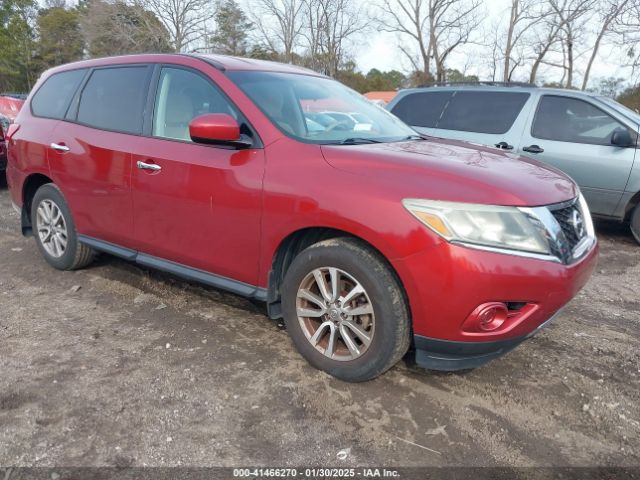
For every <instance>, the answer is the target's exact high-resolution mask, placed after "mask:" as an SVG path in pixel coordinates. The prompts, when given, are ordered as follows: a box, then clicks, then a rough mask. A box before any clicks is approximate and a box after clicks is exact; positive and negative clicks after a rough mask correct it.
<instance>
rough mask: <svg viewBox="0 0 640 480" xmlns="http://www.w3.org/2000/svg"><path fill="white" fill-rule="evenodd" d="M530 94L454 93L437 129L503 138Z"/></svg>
mask: <svg viewBox="0 0 640 480" xmlns="http://www.w3.org/2000/svg"><path fill="white" fill-rule="evenodd" d="M528 99H529V94H528V93H524V92H488V91H477V92H471V91H457V92H455V94H454V95H453V96H452V97H451V99H450V101H449V104H448V105H447V108H446V109H445V111H444V113H443V115H442V118H441V119H440V121H439V122H438V124H437V127H436V128H441V129H444V130H458V131H463V132H475V133H491V134H502V133H506V132H508V131H509V130H510V129H511V126H512V125H513V123H514V122H515V121H516V118H518V115H519V114H520V112H521V111H522V108H523V107H524V104H525V103H527V100H528Z"/></svg>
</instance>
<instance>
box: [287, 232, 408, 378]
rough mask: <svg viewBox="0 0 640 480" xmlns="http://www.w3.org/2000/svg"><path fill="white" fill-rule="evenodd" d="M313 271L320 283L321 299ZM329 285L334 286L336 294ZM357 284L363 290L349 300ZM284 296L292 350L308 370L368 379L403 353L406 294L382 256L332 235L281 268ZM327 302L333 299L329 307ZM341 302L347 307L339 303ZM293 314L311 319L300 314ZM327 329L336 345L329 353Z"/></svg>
mask: <svg viewBox="0 0 640 480" xmlns="http://www.w3.org/2000/svg"><path fill="white" fill-rule="evenodd" d="M314 272H315V273H316V274H318V275H320V277H321V279H324V283H325V292H326V293H327V296H325V295H323V294H322V290H321V289H320V284H319V283H318V282H319V281H318V278H317V277H316V276H315V275H314ZM334 278H337V279H338V281H333V282H332V280H333V279H334ZM321 281H322V280H321ZM333 283H335V284H338V285H339V288H337V293H334V291H333V289H332V287H331V285H332V284H333ZM357 285H360V287H361V288H362V289H364V292H362V293H357V294H355V295H354V296H353V298H349V297H350V295H349V292H351V291H352V290H353V291H357V290H358V289H355V290H354V287H355V286H357ZM282 292H283V293H282V305H283V313H284V321H285V325H286V328H287V331H288V332H289V335H290V337H291V339H292V341H293V343H294V345H295V346H296V348H297V349H298V351H299V352H300V354H301V355H302V356H303V357H304V358H305V359H306V360H307V361H308V362H309V363H310V364H311V365H312V366H314V367H316V368H318V369H319V370H323V371H325V372H327V373H329V374H330V375H333V376H334V377H336V378H339V379H341V380H345V381H348V382H363V381H366V380H371V379H373V378H375V377H377V376H378V375H380V374H382V373H384V372H385V371H387V370H388V369H389V368H391V367H392V366H393V365H395V364H396V363H397V362H398V361H399V360H400V359H401V358H402V357H403V356H404V354H405V353H406V352H407V350H408V348H409V344H410V340H411V337H410V331H411V325H410V319H409V309H408V307H407V303H406V300H405V295H404V291H403V289H402V287H401V285H400V283H399V281H398V279H397V278H396V276H395V274H394V273H393V271H392V270H391V267H390V266H388V264H387V263H386V262H385V260H384V258H382V257H381V256H380V255H379V254H378V253H377V252H375V251H373V250H372V249H370V248H368V247H367V246H366V245H365V244H364V243H363V242H361V241H358V240H356V239H352V238H348V237H346V238H336V239H330V240H325V241H322V242H319V243H316V244H314V245H312V246H310V247H308V248H307V249H305V250H303V251H302V252H301V253H300V254H298V255H297V256H296V257H295V258H294V260H293V262H292V263H291V266H290V267H289V269H288V270H287V272H286V275H285V278H284V282H283V288H282ZM309 293H311V294H312V295H311V296H309ZM328 297H330V299H331V300H335V298H338V301H334V302H333V303H332V302H331V301H327V298H328ZM309 299H311V300H309ZM342 300H347V302H346V304H341V303H339V302H340V301H342ZM323 305H324V306H323ZM300 308H302V309H303V310H299V309H300ZM356 308H357V310H356ZM299 312H302V313H307V314H311V313H313V316H311V317H307V316H304V315H303V316H300V317H299V316H298V313H299ZM322 312H324V314H322V315H319V314H320V313H322ZM347 312H349V313H347ZM351 312H353V314H351ZM356 312H363V314H356ZM369 312H371V313H369ZM330 324H332V325H333V326H331V325H330ZM321 325H324V327H321ZM320 329H322V333H318V330H320ZM332 331H334V332H335V334H334V338H335V341H334V342H333V345H334V346H335V348H333V349H330V346H331V342H330V338H331V332H332ZM344 331H346V336H347V337H350V342H349V341H346V340H345V334H344V333H343V332H344ZM356 332H359V333H358V334H356ZM363 333H364V335H363ZM316 336H317V338H316V339H315V340H316V342H315V343H317V346H314V344H313V343H312V341H314V337H316ZM367 338H368V339H369V340H368V341H367V340H366V339H367ZM349 343H351V347H355V348H350V347H349V345H348V344H349Z"/></svg>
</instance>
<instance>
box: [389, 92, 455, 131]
mask: <svg viewBox="0 0 640 480" xmlns="http://www.w3.org/2000/svg"><path fill="white" fill-rule="evenodd" d="M452 94H453V92H420V93H411V94H409V95H407V96H405V97H403V98H401V99H400V101H399V102H398V103H397V104H396V105H395V106H394V107H393V109H392V110H391V112H392V113H393V114H394V115H395V116H396V117H398V118H400V120H402V121H403V122H404V123H406V124H408V125H411V126H413V127H426V128H435V127H436V125H437V124H438V120H440V115H441V114H442V111H443V110H444V108H445V106H446V105H447V102H448V101H449V99H450V98H451V95H452Z"/></svg>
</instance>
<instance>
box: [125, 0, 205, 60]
mask: <svg viewBox="0 0 640 480" xmlns="http://www.w3.org/2000/svg"><path fill="white" fill-rule="evenodd" d="M133 1H134V2H136V5H138V6H139V7H141V8H143V9H145V10H149V11H151V12H153V13H154V14H155V16H156V17H157V18H158V19H159V20H160V22H162V24H163V25H164V27H165V28H166V29H167V31H168V32H169V35H170V37H171V40H170V43H171V46H172V50H174V51H176V52H186V51H188V50H190V49H192V48H191V47H193V46H194V45H195V44H196V43H197V42H198V41H200V40H204V39H205V38H206V37H207V28H206V27H207V21H208V20H209V19H210V18H211V17H212V15H211V12H212V11H213V10H214V6H213V2H212V0H133Z"/></svg>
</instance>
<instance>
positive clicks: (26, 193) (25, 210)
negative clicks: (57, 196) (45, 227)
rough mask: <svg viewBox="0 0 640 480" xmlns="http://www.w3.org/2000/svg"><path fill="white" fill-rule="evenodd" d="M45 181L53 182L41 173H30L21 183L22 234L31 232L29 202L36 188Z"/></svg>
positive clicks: (44, 183) (27, 234)
mask: <svg viewBox="0 0 640 480" xmlns="http://www.w3.org/2000/svg"><path fill="white" fill-rule="evenodd" d="M47 183H53V180H52V179H51V178H50V177H48V176H47V175H44V174H42V173H32V174H31V175H29V176H28V177H27V178H26V179H25V181H24V183H23V185H22V213H21V215H20V217H21V218H20V222H21V227H22V234H23V235H24V236H30V235H31V234H32V233H33V227H32V223H31V202H32V201H33V197H34V196H35V194H36V192H37V191H38V189H39V188H40V187H41V186H42V185H46V184H47Z"/></svg>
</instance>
